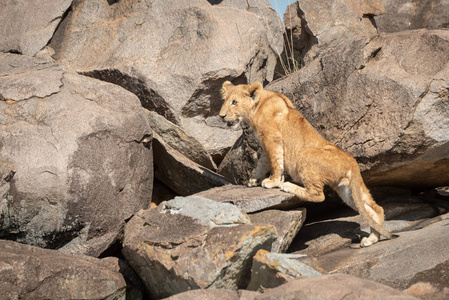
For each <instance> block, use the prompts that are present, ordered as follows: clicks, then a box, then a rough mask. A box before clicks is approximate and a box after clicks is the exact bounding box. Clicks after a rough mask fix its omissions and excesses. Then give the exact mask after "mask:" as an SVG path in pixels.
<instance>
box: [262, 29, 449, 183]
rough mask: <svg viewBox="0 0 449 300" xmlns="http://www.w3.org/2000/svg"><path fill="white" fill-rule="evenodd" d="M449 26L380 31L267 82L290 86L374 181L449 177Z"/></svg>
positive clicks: (299, 103) (312, 118)
mask: <svg viewBox="0 0 449 300" xmlns="http://www.w3.org/2000/svg"><path fill="white" fill-rule="evenodd" d="M448 63H449V32H448V31H443V30H440V31H426V30H421V31H413V32H403V33H396V34H388V35H381V36H379V37H378V38H376V39H374V40H372V41H369V40H368V39H363V40H358V41H355V42H353V43H350V44H345V45H341V46H339V47H336V48H333V49H332V51H331V52H329V53H327V54H325V55H322V56H321V57H319V58H317V59H316V60H314V61H313V62H311V63H310V64H308V65H307V66H305V67H304V68H302V69H301V70H300V71H298V72H296V73H294V74H292V75H291V76H289V77H287V78H285V79H282V80H278V81H276V82H275V83H273V84H270V85H269V86H267V89H271V90H275V91H277V92H282V93H284V94H286V95H287V96H288V97H289V98H290V99H292V100H293V101H294V103H295V105H296V107H297V108H298V109H299V110H300V112H301V113H302V114H303V115H304V116H305V118H306V119H307V120H308V121H309V122H311V124H312V125H313V126H314V127H315V128H316V129H317V130H319V131H320V133H321V134H322V135H323V136H324V137H325V138H327V139H328V140H330V141H331V142H334V143H335V144H336V145H337V146H339V147H341V148H342V149H344V150H346V151H348V152H349V153H350V154H352V155H353V156H355V157H356V158H357V159H358V161H359V163H360V167H361V169H362V171H363V172H362V173H363V174H362V175H363V177H364V179H365V182H366V183H367V184H368V185H388V186H392V185H400V186H406V187H407V186H408V187H413V188H423V187H431V186H443V185H447V183H448V182H449V173H448V172H446V170H447V168H448V167H449V165H448V164H449V160H448V156H447V153H448V149H449V148H448V147H449V117H448V116H449V106H448V105H447V101H448V97H449V94H448V92H447V91H448V86H449V83H448V79H447V78H448V76H447V74H448V72H449V71H448V70H449V64H448Z"/></svg>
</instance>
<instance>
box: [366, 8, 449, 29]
mask: <svg viewBox="0 0 449 300" xmlns="http://www.w3.org/2000/svg"><path fill="white" fill-rule="evenodd" d="M382 4H383V5H384V7H385V10H386V12H385V14H384V15H381V16H376V17H374V19H375V20H376V26H377V28H378V29H379V32H398V31H405V30H413V29H421V28H427V29H441V28H448V27H449V1H447V0H382Z"/></svg>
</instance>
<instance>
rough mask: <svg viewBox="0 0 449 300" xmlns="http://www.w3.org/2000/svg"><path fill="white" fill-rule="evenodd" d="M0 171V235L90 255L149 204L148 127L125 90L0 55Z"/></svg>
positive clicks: (51, 66)
mask: <svg viewBox="0 0 449 300" xmlns="http://www.w3.org/2000/svg"><path fill="white" fill-rule="evenodd" d="M0 74H1V78H2V80H1V81H0V82H1V83H0V94H1V95H3V97H4V99H3V100H2V101H0V165H4V164H7V165H10V167H9V169H10V171H11V170H14V171H15V172H16V173H15V176H14V177H13V178H12V179H11V181H10V182H9V184H10V190H9V196H8V197H6V198H3V199H2V200H1V201H2V202H1V203H0V206H1V207H2V211H1V212H0V236H1V237H7V238H8V239H13V240H16V241H20V242H23V243H28V244H31V245H38V246H41V247H47V248H55V247H57V248H60V247H63V248H64V249H65V250H67V251H71V252H77V253H83V254H89V255H92V256H98V255H100V254H101V253H102V252H103V251H104V250H106V249H107V248H108V247H109V246H110V245H111V244H112V243H113V242H114V241H115V240H117V239H118V238H119V237H120V234H121V232H122V230H123V226H124V221H125V220H127V219H129V218H130V217H131V216H132V215H133V214H134V213H135V212H136V211H138V210H139V209H141V208H146V207H148V206H149V204H150V202H151V191H152V181H153V167H152V164H153V159H152V152H151V149H148V148H147V146H145V145H147V142H149V141H151V135H152V131H151V128H150V127H149V125H148V122H147V119H146V115H145V112H144V110H143V109H142V107H141V105H140V102H139V100H138V98H137V97H136V96H135V95H133V94H131V93H130V92H128V91H126V90H124V89H122V88H120V87H118V86H115V85H112V84H110V83H105V82H101V81H99V80H96V79H92V78H89V77H85V76H80V75H76V74H73V73H71V72H67V71H65V70H64V69H62V68H61V67H59V66H57V65H55V64H51V63H47V62H43V61H40V60H37V59H32V58H29V57H27V56H23V55H15V54H0Z"/></svg>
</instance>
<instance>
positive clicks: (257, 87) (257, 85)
mask: <svg viewBox="0 0 449 300" xmlns="http://www.w3.org/2000/svg"><path fill="white" fill-rule="evenodd" d="M261 90H263V86H262V84H261V83H260V82H254V83H253V84H250V85H248V92H249V96H250V97H251V98H252V99H254V97H255V96H256V93H257V91H261Z"/></svg>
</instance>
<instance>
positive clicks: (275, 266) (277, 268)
mask: <svg viewBox="0 0 449 300" xmlns="http://www.w3.org/2000/svg"><path fill="white" fill-rule="evenodd" d="M303 256H305V255H302V254H281V253H270V252H268V251H265V250H259V251H258V252H257V253H256V255H255V256H254V258H253V266H252V268H251V281H250V282H249V284H248V287H247V289H248V290H250V291H258V292H264V291H265V290H267V289H272V288H275V287H277V286H280V285H282V284H284V283H286V282H289V281H292V280H294V279H299V278H310V277H315V276H320V275H321V273H320V272H318V271H316V270H314V269H313V268H311V267H309V266H308V265H306V264H304V263H302V262H300V261H298V258H300V257H303Z"/></svg>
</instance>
